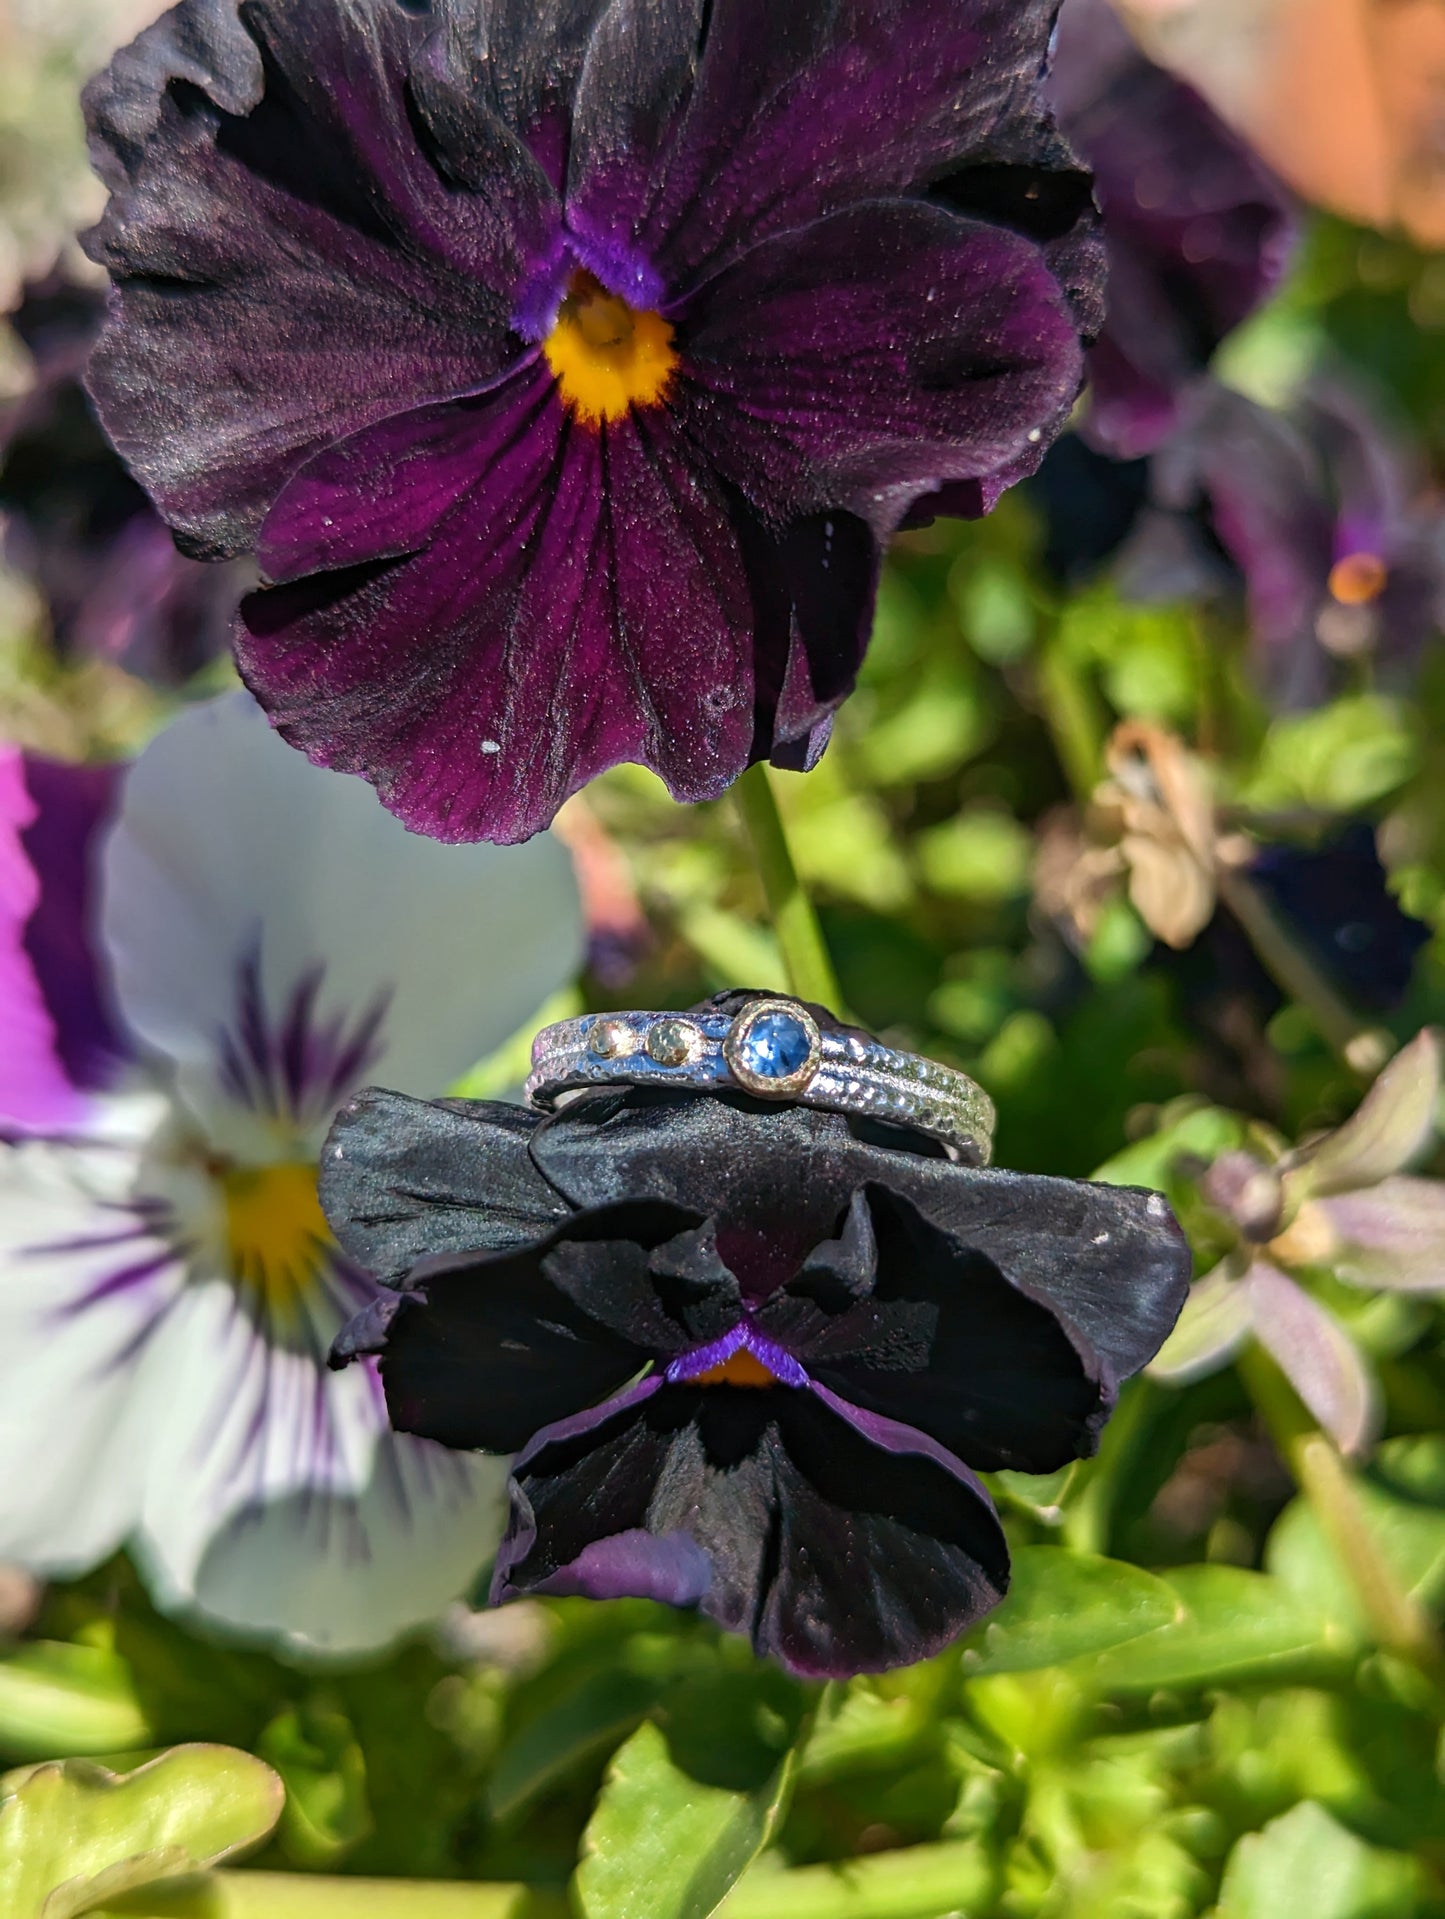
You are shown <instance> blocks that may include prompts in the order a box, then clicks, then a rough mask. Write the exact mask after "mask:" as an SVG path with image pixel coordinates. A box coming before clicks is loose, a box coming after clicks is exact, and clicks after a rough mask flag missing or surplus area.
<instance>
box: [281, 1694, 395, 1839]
mask: <svg viewBox="0 0 1445 1919" xmlns="http://www.w3.org/2000/svg"><path fill="white" fill-rule="evenodd" d="M256 1750H257V1752H258V1753H259V1754H260V1756H261V1758H263V1759H264V1760H266V1761H267V1762H268V1764H270V1765H272V1766H274V1767H275V1768H276V1771H277V1772H278V1773H279V1774H280V1775H281V1781H282V1784H283V1785H284V1786H285V1788H286V1810H285V1811H284V1812H283V1813H282V1815H281V1825H280V1830H279V1832H278V1834H277V1837H278V1838H279V1840H280V1842H281V1846H282V1849H283V1851H284V1852H285V1853H286V1856H287V1857H288V1858H289V1859H291V1860H294V1862H295V1863H296V1864H297V1865H299V1866H307V1867H310V1868H312V1869H313V1870H314V1869H316V1868H319V1867H324V1866H332V1865H335V1864H336V1863H337V1862H338V1861H339V1860H341V1859H343V1858H345V1856H346V1854H347V1853H349V1852H351V1851H352V1850H353V1849H354V1848H355V1847H356V1846H358V1845H360V1843H361V1841H362V1840H363V1839H365V1838H366V1837H367V1835H368V1834H369V1833H370V1831H371V1828H372V1820H371V1806H370V1803H369V1801H368V1799H367V1792H366V1756H365V1754H364V1753H363V1752H362V1749H361V1745H360V1742H359V1741H358V1739H357V1737H356V1733H355V1731H354V1729H353V1727H352V1724H351V1721H350V1720H349V1719H348V1718H347V1717H346V1715H345V1714H344V1713H342V1712H339V1711H337V1710H335V1708H334V1707H332V1706H330V1705H329V1704H328V1703H326V1702H322V1701H308V1702H306V1703H305V1704H304V1705H301V1706H299V1707H297V1706H293V1707H288V1708H287V1710H286V1711H285V1712H282V1713H279V1714H278V1715H277V1716H276V1718H275V1719H273V1720H272V1721H271V1723H270V1725H269V1726H267V1728H266V1730H265V1731H264V1732H263V1733H262V1734H261V1737H260V1739H259V1740H258V1741H257V1742H256Z"/></svg>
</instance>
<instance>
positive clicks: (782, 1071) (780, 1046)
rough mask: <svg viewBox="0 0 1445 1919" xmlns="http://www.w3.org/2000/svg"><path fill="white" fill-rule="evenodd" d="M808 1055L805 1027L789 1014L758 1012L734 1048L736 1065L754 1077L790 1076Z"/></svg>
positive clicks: (809, 1047)
mask: <svg viewBox="0 0 1445 1919" xmlns="http://www.w3.org/2000/svg"><path fill="white" fill-rule="evenodd" d="M812 1056H813V1042H812V1039H811V1038H810V1036H809V1033H808V1029H807V1027H806V1026H804V1024H803V1022H802V1021H801V1020H800V1019H795V1018H794V1017H793V1015H792V1014H791V1013H760V1014H759V1015H758V1016H757V1018H756V1019H755V1020H754V1021H753V1023H752V1025H751V1026H749V1028H748V1029H747V1032H746V1033H745V1034H744V1035H743V1038H742V1040H741V1042H740V1044H739V1045H738V1048H737V1059H738V1063H739V1065H741V1066H742V1067H744V1068H745V1069H746V1070H747V1071H748V1072H749V1073H751V1074H752V1075H753V1076H754V1078H756V1079H791V1078H792V1077H793V1075H794V1074H795V1073H801V1072H802V1070H803V1068H804V1067H805V1066H806V1065H807V1064H808V1061H809V1060H810V1059H811V1058H812Z"/></svg>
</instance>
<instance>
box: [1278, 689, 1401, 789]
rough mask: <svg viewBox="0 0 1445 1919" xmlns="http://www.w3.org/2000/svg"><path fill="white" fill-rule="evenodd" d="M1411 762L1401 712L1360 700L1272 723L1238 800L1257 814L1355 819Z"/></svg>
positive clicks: (1395, 784) (1392, 705)
mask: <svg viewBox="0 0 1445 1919" xmlns="http://www.w3.org/2000/svg"><path fill="white" fill-rule="evenodd" d="M1418 758H1419V749H1418V746H1417V744H1416V742H1415V740H1414V739H1413V738H1412V737H1411V734H1410V731H1409V728H1408V726H1407V724H1406V721H1405V717H1404V713H1403V711H1402V709H1401V707H1400V706H1399V705H1398V704H1397V703H1396V702H1394V701H1392V700H1384V699H1378V698H1376V697H1375V696H1374V695H1370V694H1363V695H1360V696H1359V697H1357V698H1354V699H1344V700H1336V701H1334V702H1333V704H1331V705H1329V706H1322V707H1319V708H1317V709H1316V710H1315V711H1314V712H1311V713H1301V714H1291V715H1289V716H1287V717H1286V718H1284V719H1278V720H1276V721H1275V722H1274V724H1273V726H1271V727H1270V729H1269V733H1268V735H1267V737H1266V739H1265V742H1264V747H1263V749H1262V751H1261V753H1260V756H1259V763H1258V765H1257V767H1256V769H1255V773H1254V778H1253V779H1252V780H1251V781H1250V783H1249V785H1248V786H1247V788H1246V789H1245V791H1244V793H1243V795H1242V796H1241V797H1242V798H1243V800H1244V803H1245V805H1246V806H1249V807H1253V808H1255V809H1257V810H1259V811H1261V812H1273V811H1288V810H1290V809H1292V808H1294V807H1301V806H1303V807H1308V808H1310V809H1312V810H1313V811H1316V812H1321V813H1354V812H1358V811H1359V810H1360V809H1361V808H1364V807H1367V806H1369V805H1371V804H1372V803H1373V802H1374V801H1376V800H1381V799H1383V798H1384V797H1385V796H1386V795H1387V794H1389V793H1394V792H1396V791H1398V789H1399V788H1400V787H1402V786H1403V785H1404V784H1405V782H1406V781H1407V780H1408V779H1409V778H1410V777H1411V775H1412V774H1413V773H1414V772H1415V771H1416V767H1417V762H1418Z"/></svg>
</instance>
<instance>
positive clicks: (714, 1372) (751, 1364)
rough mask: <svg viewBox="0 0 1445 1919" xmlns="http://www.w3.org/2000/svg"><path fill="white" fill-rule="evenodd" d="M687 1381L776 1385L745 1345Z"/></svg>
mask: <svg viewBox="0 0 1445 1919" xmlns="http://www.w3.org/2000/svg"><path fill="white" fill-rule="evenodd" d="M687 1383H688V1385H689V1386H776V1385H777V1383H778V1382H777V1378H776V1376H775V1375H774V1374H772V1373H770V1372H769V1371H768V1369H767V1367H766V1366H765V1365H764V1364H763V1362H762V1361H761V1360H760V1359H756V1358H754V1356H753V1355H752V1354H751V1353H750V1352H749V1351H748V1349H747V1347H746V1346H740V1347H739V1348H738V1350H737V1351H736V1352H735V1353H734V1354H733V1356H732V1358H731V1359H725V1360H724V1361H723V1363H722V1365H721V1366H709V1367H708V1369H707V1371H706V1372H705V1373H697V1374H695V1375H694V1376H693V1378H691V1379H690V1380H689V1381H688V1382H687Z"/></svg>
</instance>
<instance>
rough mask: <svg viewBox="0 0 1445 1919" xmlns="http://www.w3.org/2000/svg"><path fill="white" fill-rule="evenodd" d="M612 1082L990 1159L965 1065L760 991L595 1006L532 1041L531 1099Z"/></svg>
mask: <svg viewBox="0 0 1445 1919" xmlns="http://www.w3.org/2000/svg"><path fill="white" fill-rule="evenodd" d="M617 1085H623V1086H653V1087H658V1088H667V1089H671V1090H673V1091H693V1092H700V1093H716V1092H742V1093H751V1094H752V1095H753V1096H754V1097H755V1098H757V1099H769V1100H776V1101H778V1102H779V1103H788V1104H791V1105H797V1106H812V1107H817V1108H818V1109H820V1110H821V1111H823V1112H826V1113H846V1114H854V1115H857V1116H858V1117H860V1118H864V1119H872V1120H881V1121H883V1122H885V1123H886V1124H888V1125H891V1126H904V1127H908V1128H910V1129H912V1130H913V1131H914V1132H920V1133H926V1134H928V1135H929V1136H930V1137H931V1138H933V1139H937V1140H939V1141H941V1142H942V1144H943V1145H944V1146H945V1147H946V1148H947V1149H948V1153H949V1157H950V1158H951V1159H955V1160H958V1161H961V1162H962V1163H964V1164H966V1165H970V1166H986V1165H987V1164H988V1160H989V1154H990V1150H991V1147H992V1142H993V1128H994V1108H993V1101H992V1100H991V1099H990V1098H989V1096H988V1094H987V1093H985V1092H984V1090H983V1088H982V1087H981V1086H978V1085H976V1084H975V1083H974V1081H973V1080H971V1079H970V1078H969V1077H968V1075H967V1074H966V1073H959V1072H956V1071H955V1070H954V1069H953V1068H952V1067H949V1066H940V1065H939V1064H938V1062H937V1061H936V1060H931V1059H923V1058H921V1057H920V1056H919V1055H918V1054H917V1053H900V1052H895V1051H894V1049H893V1048H892V1047H891V1046H884V1045H883V1044H882V1043H881V1042H880V1041H879V1040H876V1039H871V1038H869V1037H868V1036H867V1035H866V1034H863V1033H858V1032H853V1031H843V1032H836V1033H833V1032H824V1031H823V1030H822V1029H821V1028H820V1027H819V1025H818V1022H817V1021H816V1020H815V1019H814V1018H813V1017H812V1015H811V1014H810V1013H809V1012H808V1011H807V1009H806V1008H805V1007H802V1006H800V1005H799V1004H798V1003H797V1002H796V1001H795V1000H781V999H767V998H758V999H755V1000H751V1001H749V1002H748V1004H747V1005H745V1006H744V1007H743V1008H742V1009H741V1010H740V1011H739V1012H737V1013H696V1014H693V1013H687V1014H683V1013H588V1014H586V1015H584V1016H583V1017H582V1018H581V1019H566V1020H561V1021H559V1022H558V1023H557V1025H555V1026H548V1027H544V1028H543V1030H542V1031H541V1032H540V1033H538V1035H537V1037H536V1039H535V1040H534V1041H533V1042H532V1074H531V1077H530V1078H529V1079H528V1081H527V1098H528V1100H529V1101H530V1103H531V1104H532V1105H533V1106H537V1107H540V1108H542V1109H544V1110H550V1109H551V1108H553V1107H555V1106H556V1105H557V1104H558V1103H559V1102H560V1101H562V1100H563V1099H564V1098H565V1097H566V1095H567V1094H569V1093H574V1092H578V1091H581V1090H584V1089H586V1088H588V1087H597V1086H617Z"/></svg>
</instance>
